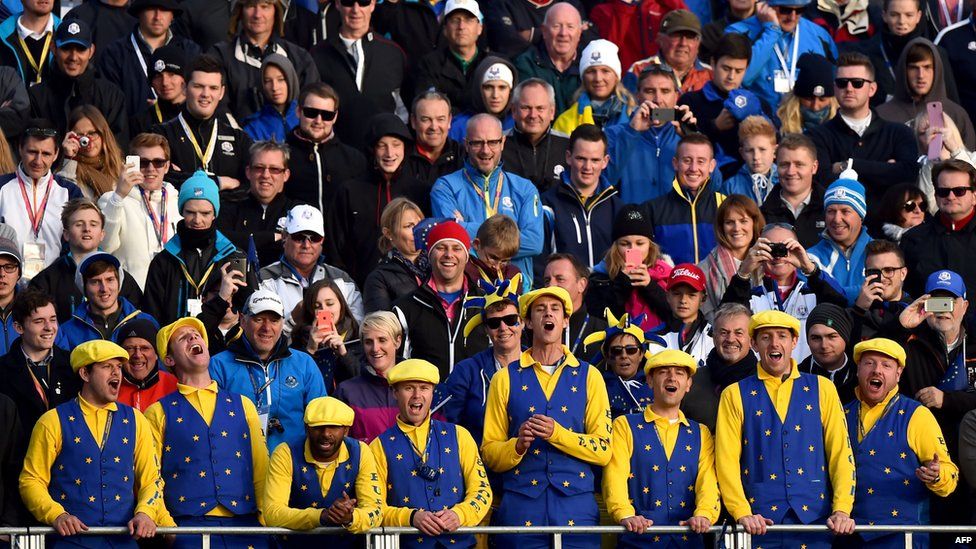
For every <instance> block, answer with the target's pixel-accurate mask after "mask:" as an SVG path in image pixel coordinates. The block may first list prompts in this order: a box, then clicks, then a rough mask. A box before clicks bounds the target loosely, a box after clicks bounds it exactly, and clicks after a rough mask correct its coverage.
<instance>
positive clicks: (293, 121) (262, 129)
mask: <svg viewBox="0 0 976 549" xmlns="http://www.w3.org/2000/svg"><path fill="white" fill-rule="evenodd" d="M297 108H298V101H295V100H292V102H291V103H289V104H288V108H287V109H285V114H284V116H282V115H281V113H279V112H278V110H277V109H275V108H274V107H273V106H271V105H267V104H266V105H265V106H264V107H262V108H261V110H260V111H258V112H256V113H254V114H252V115H251V116H248V117H247V118H245V119H244V133H246V134H247V135H249V136H251V139H253V140H255V141H267V140H269V139H272V138H274V139H275V141H277V142H278V143H284V142H285V137H286V136H287V135H288V134H289V133H290V132H291V131H292V130H293V129H295V127H296V126H298V113H297V111H296V109H297Z"/></svg>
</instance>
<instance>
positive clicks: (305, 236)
mask: <svg viewBox="0 0 976 549" xmlns="http://www.w3.org/2000/svg"><path fill="white" fill-rule="evenodd" d="M288 238H290V239H291V241H292V242H298V243H302V242H305V241H306V240H308V241H309V242H311V243H312V244H318V243H319V242H322V241H323V240H325V238H324V237H323V236H322V235H317V234H315V233H297V234H290V235H288Z"/></svg>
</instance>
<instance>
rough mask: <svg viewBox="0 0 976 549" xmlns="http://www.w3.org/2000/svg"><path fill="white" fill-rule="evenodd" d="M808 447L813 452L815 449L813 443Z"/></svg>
mask: <svg viewBox="0 0 976 549" xmlns="http://www.w3.org/2000/svg"><path fill="white" fill-rule="evenodd" d="M808 449H809V450H810V451H811V452H812V451H813V444H811V445H810V446H809V447H808Z"/></svg>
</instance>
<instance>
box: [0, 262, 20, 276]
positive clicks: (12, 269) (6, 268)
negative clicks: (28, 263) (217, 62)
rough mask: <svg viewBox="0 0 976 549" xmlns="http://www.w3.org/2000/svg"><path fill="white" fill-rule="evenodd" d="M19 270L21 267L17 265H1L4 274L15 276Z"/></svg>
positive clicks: (0, 269)
mask: <svg viewBox="0 0 976 549" xmlns="http://www.w3.org/2000/svg"><path fill="white" fill-rule="evenodd" d="M19 269H20V265H18V264H16V263H4V264H3V265H0V271H3V272H4V274H14V273H16V272H17V271H18V270H19Z"/></svg>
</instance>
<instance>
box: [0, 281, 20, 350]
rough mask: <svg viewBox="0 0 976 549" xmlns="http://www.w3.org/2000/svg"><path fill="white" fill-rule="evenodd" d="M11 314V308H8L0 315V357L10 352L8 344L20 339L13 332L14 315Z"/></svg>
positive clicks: (14, 331) (15, 332)
mask: <svg viewBox="0 0 976 549" xmlns="http://www.w3.org/2000/svg"><path fill="white" fill-rule="evenodd" d="M16 296H17V294H16V292H15V293H14V297H16ZM12 312H13V308H10V309H8V310H7V311H4V312H3V313H2V314H0V356H3V355H5V354H7V352H8V351H9V350H10V344H11V343H13V342H14V340H15V339H17V338H18V337H20V335H19V334H18V333H17V331H16V330H14V315H12V314H11V313H12ZM4 315H6V316H4Z"/></svg>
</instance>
